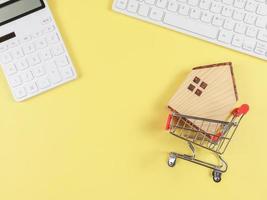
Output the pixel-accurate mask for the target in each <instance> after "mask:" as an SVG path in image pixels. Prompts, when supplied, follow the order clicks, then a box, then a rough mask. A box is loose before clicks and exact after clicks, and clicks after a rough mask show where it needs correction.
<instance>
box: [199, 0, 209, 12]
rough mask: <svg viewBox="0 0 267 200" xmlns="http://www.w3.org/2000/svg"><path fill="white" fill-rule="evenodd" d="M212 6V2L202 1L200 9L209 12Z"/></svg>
mask: <svg viewBox="0 0 267 200" xmlns="http://www.w3.org/2000/svg"><path fill="white" fill-rule="evenodd" d="M210 6H211V0H200V3H199V7H200V8H202V9H205V10H209V9H210Z"/></svg>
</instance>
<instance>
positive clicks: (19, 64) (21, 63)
mask: <svg viewBox="0 0 267 200" xmlns="http://www.w3.org/2000/svg"><path fill="white" fill-rule="evenodd" d="M15 66H16V67H17V69H18V70H21V71H22V70H25V69H27V68H28V67H29V64H28V63H27V61H26V60H25V59H23V60H20V61H18V62H16V63H15Z"/></svg>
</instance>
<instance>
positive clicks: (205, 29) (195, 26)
mask: <svg viewBox="0 0 267 200" xmlns="http://www.w3.org/2000/svg"><path fill="white" fill-rule="evenodd" d="M163 21H164V23H165V24H168V25H171V26H174V27H177V28H180V29H183V30H186V31H190V32H192V33H195V34H198V35H201V36H204V37H208V38H212V39H216V38H217V35H218V32H219V30H218V29H217V28H215V27H213V26H210V25H206V24H203V23H201V22H199V21H194V20H191V19H189V18H186V17H184V16H180V15H177V14H172V13H166V15H165V18H164V20H163Z"/></svg>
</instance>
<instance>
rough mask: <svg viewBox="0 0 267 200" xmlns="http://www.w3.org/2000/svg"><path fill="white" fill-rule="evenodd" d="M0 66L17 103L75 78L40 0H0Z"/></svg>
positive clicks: (64, 48) (62, 45) (70, 62)
mask: <svg viewBox="0 0 267 200" xmlns="http://www.w3.org/2000/svg"><path fill="white" fill-rule="evenodd" d="M0 64H1V66H2V69H3V71H4V74H5V77H6V79H7V81H8V84H9V87H10V89H11V91H12V94H13V96H14V98H15V100H16V101H19V102H20V101H23V100H26V99H28V98H30V97H33V96H36V95H38V94H40V93H42V92H45V91H47V90H49V89H52V88H55V87H57V86H59V85H62V84H64V83H66V82H69V81H71V80H74V79H76V77H77V74H76V71H75V69H74V67H73V64H72V61H71V59H70V56H69V54H68V52H67V49H66V47H65V45H64V42H63V40H62V37H61V35H60V32H59V30H58V28H57V26H56V23H55V21H54V19H53V16H52V14H51V12H50V9H49V7H48V4H47V2H46V1H43V0H0Z"/></svg>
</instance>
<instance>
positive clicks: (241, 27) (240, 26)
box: [234, 23, 246, 34]
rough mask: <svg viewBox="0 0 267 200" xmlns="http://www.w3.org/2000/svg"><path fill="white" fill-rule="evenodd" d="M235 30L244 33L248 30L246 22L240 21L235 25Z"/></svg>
mask: <svg viewBox="0 0 267 200" xmlns="http://www.w3.org/2000/svg"><path fill="white" fill-rule="evenodd" d="M234 30H235V32H236V33H240V34H244V33H245V31H246V26H245V25H244V24H240V23H238V24H236V25H235V29H234Z"/></svg>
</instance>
